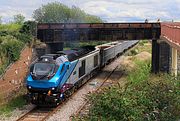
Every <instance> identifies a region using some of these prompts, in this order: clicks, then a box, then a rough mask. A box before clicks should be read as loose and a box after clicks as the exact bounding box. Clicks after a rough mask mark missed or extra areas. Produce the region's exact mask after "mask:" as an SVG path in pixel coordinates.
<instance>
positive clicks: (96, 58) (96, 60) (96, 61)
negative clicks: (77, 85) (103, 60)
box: [94, 55, 98, 67]
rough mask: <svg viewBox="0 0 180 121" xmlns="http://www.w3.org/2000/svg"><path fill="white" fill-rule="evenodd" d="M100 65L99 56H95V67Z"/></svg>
mask: <svg viewBox="0 0 180 121" xmlns="http://www.w3.org/2000/svg"><path fill="white" fill-rule="evenodd" d="M97 65H98V55H95V56H94V67H96V66H97Z"/></svg>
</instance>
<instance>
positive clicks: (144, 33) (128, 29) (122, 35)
mask: <svg viewBox="0 0 180 121" xmlns="http://www.w3.org/2000/svg"><path fill="white" fill-rule="evenodd" d="M37 37H38V39H40V40H41V41H43V42H45V43H57V42H66V41H97V40H98V41H102V40H108V41H116V40H139V39H152V38H157V39H158V38H159V37H160V23H66V24H63V23H51V24H48V23H46V24H38V33H37Z"/></svg>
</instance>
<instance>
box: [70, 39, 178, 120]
mask: <svg viewBox="0 0 180 121" xmlns="http://www.w3.org/2000/svg"><path fill="white" fill-rule="evenodd" d="M148 44H149V43H144V42H142V43H141V42H140V43H139V45H138V46H137V47H136V48H135V49H138V53H139V52H142V51H149V48H147V47H146V46H147V45H148ZM148 46H149V45H148ZM132 61H133V63H135V66H134V68H133V69H132V70H130V71H128V73H127V76H126V80H127V83H125V85H124V86H123V87H119V86H113V87H111V88H105V89H104V90H103V91H102V92H100V93H97V94H92V95H91V96H90V97H89V100H90V103H91V107H90V109H89V114H88V115H86V116H84V117H78V118H75V119H74V120H86V121H88V120H89V121H90V120H91V121H98V120H101V121H107V120H108V121H154V120H162V121H175V120H179V119H180V115H179V114H180V80H179V79H175V78H174V77H171V76H170V75H168V74H158V75H154V74H151V73H150V69H151V64H150V60H146V61H142V60H141V61H140V60H138V59H133V60H132Z"/></svg>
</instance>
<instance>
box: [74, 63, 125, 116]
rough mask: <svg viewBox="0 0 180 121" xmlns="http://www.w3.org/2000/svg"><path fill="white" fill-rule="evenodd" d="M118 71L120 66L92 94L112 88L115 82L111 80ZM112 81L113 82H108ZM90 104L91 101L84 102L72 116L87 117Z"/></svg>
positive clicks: (121, 74)
mask: <svg viewBox="0 0 180 121" xmlns="http://www.w3.org/2000/svg"><path fill="white" fill-rule="evenodd" d="M117 69H118V65H117V66H116V67H115V68H114V69H113V70H112V71H111V72H110V73H109V75H108V76H107V77H106V78H105V79H104V80H103V82H102V83H101V85H100V86H99V87H98V88H97V89H96V90H95V91H94V92H92V93H96V92H98V91H100V89H102V87H107V86H111V85H112V84H114V82H113V81H114V80H111V79H110V78H111V77H112V76H113V74H114V72H115V71H116V70H117ZM118 74H119V75H118V78H117V79H119V78H121V77H122V76H123V73H118ZM109 79H110V80H111V82H107V81H108V80H109ZM89 106H90V104H89V100H86V101H85V102H84V104H83V105H82V106H81V107H80V108H79V109H78V110H77V111H76V113H75V114H74V115H73V116H72V117H74V116H75V117H77V116H78V115H79V114H80V116H83V115H86V114H87V113H88V108H89Z"/></svg>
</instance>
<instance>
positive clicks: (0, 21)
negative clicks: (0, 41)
mask: <svg viewBox="0 0 180 121" xmlns="http://www.w3.org/2000/svg"><path fill="white" fill-rule="evenodd" d="M0 24H2V16H0Z"/></svg>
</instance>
